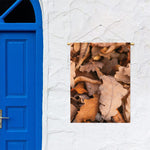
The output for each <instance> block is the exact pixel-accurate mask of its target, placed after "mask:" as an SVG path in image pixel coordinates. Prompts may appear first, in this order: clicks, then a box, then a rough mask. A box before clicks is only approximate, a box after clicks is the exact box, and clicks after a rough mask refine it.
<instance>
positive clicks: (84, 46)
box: [76, 43, 90, 69]
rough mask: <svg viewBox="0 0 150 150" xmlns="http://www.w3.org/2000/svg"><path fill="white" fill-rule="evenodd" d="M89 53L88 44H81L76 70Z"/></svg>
mask: <svg viewBox="0 0 150 150" xmlns="http://www.w3.org/2000/svg"><path fill="white" fill-rule="evenodd" d="M89 52H90V46H89V43H81V49H80V56H79V62H78V64H77V66H76V69H78V68H79V67H80V65H82V63H83V62H84V60H85V59H86V58H87V57H88V56H89Z"/></svg>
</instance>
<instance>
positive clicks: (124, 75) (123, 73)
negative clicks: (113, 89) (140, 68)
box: [114, 64, 130, 84]
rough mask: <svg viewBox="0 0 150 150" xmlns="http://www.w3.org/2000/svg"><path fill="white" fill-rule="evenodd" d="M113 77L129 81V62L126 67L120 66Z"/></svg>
mask: <svg viewBox="0 0 150 150" xmlns="http://www.w3.org/2000/svg"><path fill="white" fill-rule="evenodd" d="M114 77H115V79H116V80H117V81H121V82H124V83H126V84H129V83H130V64H128V65H127V67H123V66H120V67H119V71H117V72H116V74H115V76H114Z"/></svg>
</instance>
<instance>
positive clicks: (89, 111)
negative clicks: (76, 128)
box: [75, 94, 99, 123]
mask: <svg viewBox="0 0 150 150" xmlns="http://www.w3.org/2000/svg"><path fill="white" fill-rule="evenodd" d="M98 98H99V96H98V94H94V98H91V99H84V103H85V104H84V105H82V106H81V108H80V111H78V114H77V116H76V118H75V122H78V123H79V122H86V121H88V120H90V121H94V120H95V117H96V114H97V112H98Z"/></svg>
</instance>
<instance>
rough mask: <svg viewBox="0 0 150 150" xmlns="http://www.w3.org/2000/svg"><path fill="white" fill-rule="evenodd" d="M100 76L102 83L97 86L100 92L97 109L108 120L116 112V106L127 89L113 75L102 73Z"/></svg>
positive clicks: (119, 104)
mask: <svg viewBox="0 0 150 150" xmlns="http://www.w3.org/2000/svg"><path fill="white" fill-rule="evenodd" d="M101 78H102V80H103V84H102V85H101V86H100V87H99V90H100V92H101V96H100V99H99V102H100V106H99V109H100V112H101V114H102V117H103V119H104V120H106V121H110V120H111V117H113V116H115V115H116V114H117V108H118V107H120V106H121V104H122V100H121V99H122V98H123V97H124V96H125V95H126V94H127V92H128V91H127V90H126V89H124V88H123V86H122V85H121V84H120V83H118V82H117V81H116V80H115V78H114V77H111V76H105V75H103V76H102V77H101Z"/></svg>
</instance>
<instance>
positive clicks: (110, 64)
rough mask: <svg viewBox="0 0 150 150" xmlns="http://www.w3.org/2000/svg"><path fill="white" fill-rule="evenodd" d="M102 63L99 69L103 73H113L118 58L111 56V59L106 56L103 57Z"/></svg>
mask: <svg viewBox="0 0 150 150" xmlns="http://www.w3.org/2000/svg"><path fill="white" fill-rule="evenodd" d="M102 63H104V66H103V68H102V69H101V71H102V72H103V73H104V74H113V73H114V71H115V68H116V66H117V65H118V59H117V58H113V59H112V60H108V59H107V58H104V59H103V60H102Z"/></svg>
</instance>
